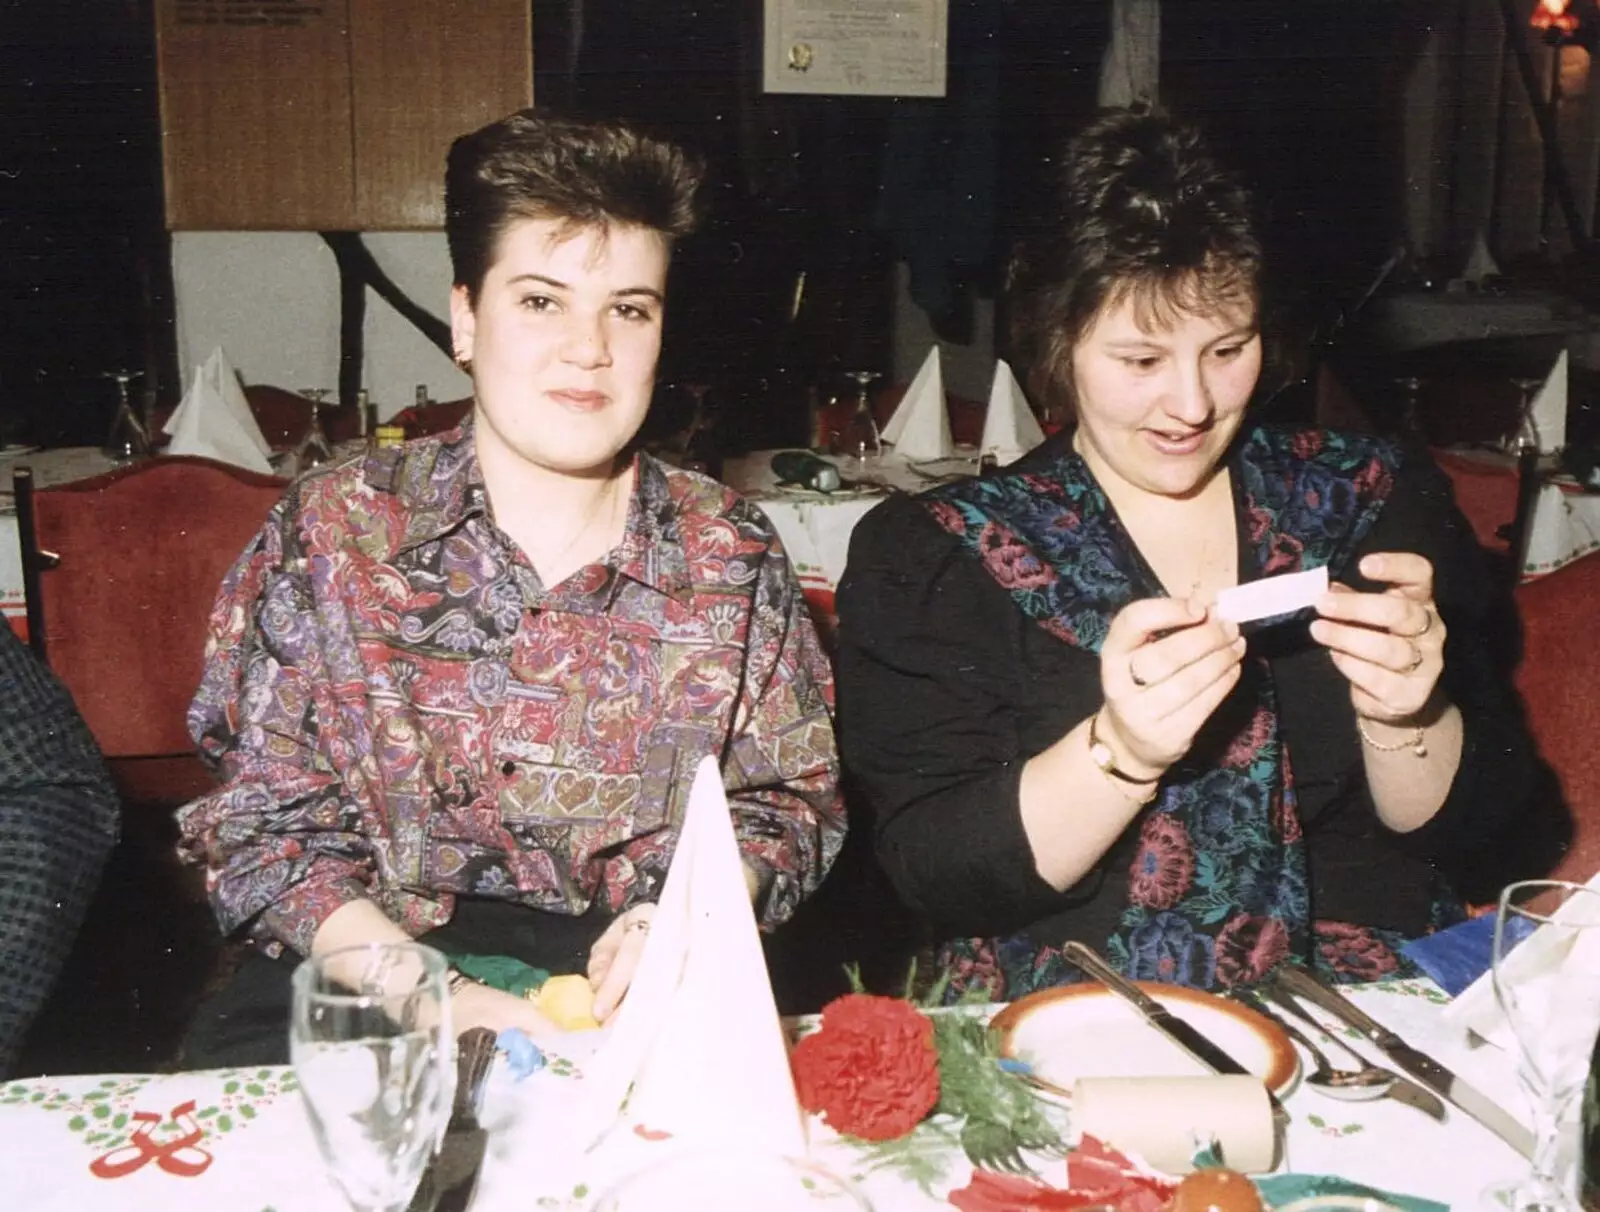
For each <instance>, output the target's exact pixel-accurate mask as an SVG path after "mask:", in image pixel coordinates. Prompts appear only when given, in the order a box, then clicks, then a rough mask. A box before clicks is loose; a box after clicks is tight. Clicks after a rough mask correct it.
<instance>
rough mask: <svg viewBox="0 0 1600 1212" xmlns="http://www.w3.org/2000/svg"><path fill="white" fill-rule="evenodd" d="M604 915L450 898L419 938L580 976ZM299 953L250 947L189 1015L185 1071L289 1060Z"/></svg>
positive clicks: (606, 919) (451, 950)
mask: <svg viewBox="0 0 1600 1212" xmlns="http://www.w3.org/2000/svg"><path fill="white" fill-rule="evenodd" d="M610 922H611V914H610V913H609V912H608V911H605V910H602V909H600V908H598V907H595V908H591V909H590V911H589V912H588V913H586V914H584V915H583V916H582V917H569V916H566V915H564V914H560V913H546V912H544V911H543V910H540V909H529V908H528V907H526V906H524V905H514V904H511V903H509V902H507V901H494V900H474V899H469V898H466V897H461V898H458V899H457V901H456V911H455V915H454V916H453V917H452V918H451V919H450V921H449V923H448V924H447V925H444V926H440V927H439V928H438V929H437V930H430V931H429V932H428V933H427V934H425V935H423V936H422V938H421V939H420V940H419V941H421V942H424V943H427V944H428V945H429V946H433V947H437V948H439V950H441V951H443V952H445V953H446V954H449V955H511V956H515V957H516V958H517V959H520V960H522V961H523V962H524V963H528V964H532V965H533V966H534V967H536V968H544V969H547V970H548V971H549V972H551V973H552V974H560V973H564V972H582V971H584V969H585V968H586V967H587V965H588V962H589V948H590V947H591V946H593V945H594V941H595V940H596V939H597V938H599V937H600V935H601V934H602V933H604V931H605V928H606V926H608V925H609V924H610ZM299 963H300V957H299V956H298V955H285V956H283V957H282V958H280V959H273V958H272V957H271V956H269V955H266V954H264V953H263V952H260V951H256V950H254V949H252V950H250V951H249V952H248V953H247V954H246V956H245V958H244V961H243V962H242V963H241V964H240V965H239V970H238V971H237V972H236V973H235V974H234V976H233V979H232V980H230V981H229V982H228V983H227V984H226V985H225V986H223V988H222V989H220V990H219V991H218V992H217V993H216V994H215V995H213V996H212V997H210V998H209V999H207V1000H206V1001H205V1002H204V1003H203V1004H202V1005H201V1006H200V1009H199V1010H198V1011H197V1012H196V1014H195V1018H194V1022H193V1023H192V1024H191V1026H190V1028H189V1034H188V1036H187V1037H186V1038H185V1040H184V1045H183V1056H182V1064H183V1067H184V1068H185V1069H225V1068H234V1067H237V1066H246V1065H286V1064H288V1063H289V1002H290V987H289V977H290V975H291V974H292V973H293V972H294V970H295V968H296V967H297V966H298V965H299Z"/></svg>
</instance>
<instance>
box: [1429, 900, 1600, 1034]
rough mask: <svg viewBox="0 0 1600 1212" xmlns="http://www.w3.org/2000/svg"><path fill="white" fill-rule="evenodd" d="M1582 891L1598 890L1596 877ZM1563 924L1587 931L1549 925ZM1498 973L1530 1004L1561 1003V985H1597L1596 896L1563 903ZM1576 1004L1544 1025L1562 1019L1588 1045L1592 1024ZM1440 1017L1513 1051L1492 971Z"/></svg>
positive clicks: (1599, 914)
mask: <svg viewBox="0 0 1600 1212" xmlns="http://www.w3.org/2000/svg"><path fill="white" fill-rule="evenodd" d="M1587 886H1588V887H1590V888H1593V889H1595V890H1596V891H1600V874H1596V875H1594V876H1592V877H1591V878H1590V879H1589V881H1588V884H1587ZM1569 922H1571V923H1584V922H1587V923H1589V924H1590V928H1589V929H1585V930H1564V929H1561V928H1560V927H1559V926H1558V925H1555V923H1569ZM1503 970H1504V972H1505V974H1506V975H1507V976H1508V977H1509V978H1510V979H1512V980H1514V981H1516V982H1518V984H1519V985H1520V986H1522V987H1523V988H1525V989H1528V990H1529V991H1530V992H1531V994H1532V996H1533V998H1534V999H1535V1002H1536V1003H1537V1002H1538V1001H1540V1000H1543V1001H1544V1002H1547V1003H1548V1004H1549V1005H1551V1006H1558V1005H1560V1004H1561V1002H1562V999H1563V996H1564V995H1563V994H1562V988H1563V985H1568V986H1570V985H1571V984H1572V983H1573V982H1575V981H1577V980H1580V979H1584V978H1587V983H1589V984H1593V983H1595V982H1596V981H1597V980H1600V897H1593V896H1583V895H1576V896H1574V897H1573V898H1572V899H1571V900H1569V901H1567V903H1566V904H1564V905H1562V906H1561V908H1560V909H1559V910H1557V911H1556V912H1555V913H1554V914H1553V915H1551V922H1550V923H1547V924H1545V925H1543V926H1540V927H1539V928H1538V929H1537V930H1535V931H1534V932H1533V933H1532V934H1530V935H1529V936H1528V937H1527V938H1526V939H1524V940H1523V941H1522V942H1521V943H1520V944H1518V946H1517V948H1516V950H1514V951H1512V952H1511V954H1510V955H1509V956H1507V957H1506V961H1505V964H1504V965H1503ZM1576 1003H1577V999H1576V998H1573V999H1571V1009H1572V1011H1573V1012H1572V1013H1571V1014H1568V1015H1565V1016H1563V1015H1561V1014H1551V1015H1550V1016H1549V1018H1548V1021H1549V1022H1550V1023H1551V1024H1552V1029H1554V1027H1555V1024H1556V1021H1557V1020H1558V1019H1561V1018H1562V1017H1566V1018H1567V1019H1569V1020H1572V1025H1573V1026H1574V1027H1575V1028H1576V1029H1580V1030H1582V1029H1585V1028H1587V1030H1588V1040H1589V1041H1590V1042H1592V1041H1593V1039H1594V1022H1593V1020H1590V1019H1587V1018H1586V1017H1585V1016H1584V1015H1583V1014H1582V1013H1581V1012H1579V1009H1578V1006H1577V1004H1576ZM1444 1015H1445V1018H1446V1019H1447V1020H1449V1021H1451V1022H1454V1023H1456V1024H1458V1025H1460V1026H1462V1027H1465V1028H1466V1029H1467V1030H1468V1031H1470V1032H1471V1033H1472V1034H1473V1035H1476V1036H1478V1037H1479V1038H1480V1039H1483V1040H1486V1041H1487V1042H1489V1043H1491V1044H1494V1045H1496V1046H1497V1047H1500V1048H1503V1049H1506V1050H1507V1051H1513V1050H1514V1049H1515V1047H1516V1041H1515V1040H1514V1039H1513V1038H1512V1035H1511V1028H1510V1025H1509V1024H1508V1023H1507V1021H1506V1016H1505V1011H1503V1010H1502V1009H1501V1008H1500V1002H1499V999H1498V998H1496V997H1495V992H1494V968H1493V966H1491V967H1490V968H1488V969H1487V970H1486V971H1485V972H1484V974H1483V975H1482V976H1480V977H1479V978H1478V979H1477V980H1475V981H1473V982H1472V984H1470V985H1468V986H1467V987H1466V988H1465V989H1463V990H1462V991H1461V993H1460V995H1459V996H1458V997H1457V998H1456V999H1455V1001H1453V1002H1451V1003H1450V1004H1449V1005H1448V1006H1446V1007H1445V1010H1444Z"/></svg>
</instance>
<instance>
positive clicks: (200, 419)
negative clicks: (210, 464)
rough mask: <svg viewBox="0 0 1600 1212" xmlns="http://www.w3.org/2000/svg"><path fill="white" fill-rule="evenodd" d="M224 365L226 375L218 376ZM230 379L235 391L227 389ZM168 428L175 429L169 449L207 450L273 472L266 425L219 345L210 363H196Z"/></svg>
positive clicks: (176, 451)
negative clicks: (264, 430)
mask: <svg viewBox="0 0 1600 1212" xmlns="http://www.w3.org/2000/svg"><path fill="white" fill-rule="evenodd" d="M224 371H225V376H226V377H225V379H221V380H219V377H218V376H219V374H221V373H223V372H224ZM230 384H231V386H232V392H231V393H230V392H229V391H228V390H227V385H230ZM233 396H237V400H234V399H233ZM163 428H164V429H165V430H166V432H167V433H169V434H171V435H172V440H171V441H170V442H168V443H167V449H166V453H167V454H174V455H203V456H204V457H205V458H208V459H217V460H218V461H220V462H223V463H232V464H233V465H234V466H235V467H243V468H245V469H247V470H249V471H258V472H261V473H262V474H263V475H271V474H272V464H271V463H269V462H268V461H267V454H268V452H269V451H270V449H271V448H270V447H269V446H268V445H267V440H266V438H265V437H263V436H262V433H261V426H259V425H258V424H256V419H255V416H254V414H252V413H251V411H250V405H249V403H248V401H246V400H245V398H244V392H243V390H242V389H241V388H240V387H239V380H238V377H237V376H236V375H235V374H234V373H233V370H232V369H231V368H230V367H227V366H226V358H224V357H222V351H221V350H220V349H219V350H217V351H216V352H214V353H213V354H212V355H211V358H210V359H209V360H208V361H207V362H206V364H205V365H203V366H198V367H196V368H195V375H194V381H193V382H192V383H190V384H189V390H188V391H186V392H184V393H183V399H182V400H181V401H180V402H179V404H178V407H177V408H176V409H174V410H173V413H172V416H170V417H168V418H167V423H166V425H165V426H164V427H163Z"/></svg>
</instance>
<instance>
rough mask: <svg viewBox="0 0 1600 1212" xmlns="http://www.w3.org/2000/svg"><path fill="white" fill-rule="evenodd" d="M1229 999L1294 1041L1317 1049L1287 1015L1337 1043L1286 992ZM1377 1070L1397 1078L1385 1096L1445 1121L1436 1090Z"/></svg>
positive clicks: (1241, 992)
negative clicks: (1285, 1033) (1267, 1020)
mask: <svg viewBox="0 0 1600 1212" xmlns="http://www.w3.org/2000/svg"><path fill="white" fill-rule="evenodd" d="M1228 996H1229V997H1232V998H1233V999H1234V1000H1235V1001H1237V1002H1238V1003H1239V1004H1240V1005H1241V1006H1248V1007H1249V1008H1250V1009H1252V1010H1254V1011H1255V1012H1256V1013H1257V1014H1260V1015H1263V1016H1265V1017H1267V1018H1270V1019H1271V1020H1272V1021H1273V1022H1275V1023H1277V1024H1278V1025H1279V1026H1280V1027H1282V1028H1283V1029H1284V1030H1285V1031H1287V1032H1288V1033H1289V1037H1290V1038H1291V1039H1298V1040H1299V1041H1300V1042H1301V1043H1303V1044H1307V1045H1309V1046H1313V1047H1315V1045H1314V1044H1313V1041H1312V1039H1311V1037H1310V1036H1308V1035H1307V1034H1306V1033H1305V1032H1304V1031H1302V1030H1301V1029H1300V1028H1299V1027H1297V1026H1295V1025H1294V1024H1293V1023H1292V1022H1290V1021H1289V1020H1288V1019H1286V1018H1284V1017H1283V1015H1284V1014H1291V1015H1293V1016H1294V1017H1295V1018H1297V1019H1299V1020H1300V1021H1301V1022H1302V1023H1304V1024H1305V1025H1306V1026H1308V1027H1310V1028H1311V1029H1312V1030H1313V1031H1315V1032H1317V1033H1318V1034H1319V1035H1322V1036H1325V1037H1326V1038H1327V1039H1330V1040H1334V1037H1333V1036H1332V1035H1331V1034H1330V1033H1329V1032H1328V1029H1327V1028H1326V1027H1324V1026H1323V1025H1322V1024H1321V1023H1319V1022H1318V1021H1317V1020H1316V1018H1315V1016H1313V1015H1312V1013H1311V1012H1310V1011H1309V1010H1307V1009H1306V1008H1305V1007H1304V1006H1302V1005H1301V1004H1300V1003H1299V1002H1298V1001H1296V1000H1295V999H1294V998H1293V997H1291V996H1290V995H1289V994H1288V993H1285V992H1284V991H1283V990H1282V989H1278V988H1275V987H1273V986H1265V985H1264V986H1262V989H1261V992H1259V993H1258V992H1256V991H1255V990H1253V989H1246V988H1244V987H1242V986H1241V987H1239V988H1235V989H1230V990H1229V991H1228ZM1334 1042H1335V1043H1338V1045H1339V1047H1341V1048H1343V1049H1344V1050H1345V1051H1346V1052H1348V1053H1349V1054H1350V1055H1351V1056H1354V1057H1356V1058H1357V1059H1358V1060H1361V1061H1362V1062H1363V1063H1365V1064H1368V1065H1370V1064H1371V1061H1370V1060H1368V1059H1367V1057H1365V1056H1362V1055H1361V1054H1360V1053H1358V1052H1356V1051H1355V1050H1354V1049H1353V1048H1351V1047H1350V1045H1349V1044H1346V1043H1343V1042H1340V1041H1338V1040H1334ZM1373 1067H1374V1068H1376V1069H1379V1070H1381V1071H1382V1072H1384V1073H1387V1074H1389V1076H1390V1077H1391V1078H1393V1079H1394V1081H1393V1084H1391V1085H1390V1086H1389V1089H1388V1090H1387V1092H1385V1094H1384V1095H1383V1097H1385V1098H1389V1099H1393V1100H1394V1101H1395V1102H1397V1103H1402V1104H1404V1105H1405V1106H1407V1107H1413V1108H1415V1109H1416V1110H1418V1111H1421V1112H1422V1113H1423V1114H1424V1115H1426V1116H1428V1117H1429V1118H1430V1119H1436V1120H1439V1121H1441V1122H1443V1120H1444V1117H1445V1109H1444V1100H1443V1099H1441V1098H1440V1097H1439V1096H1438V1095H1437V1094H1435V1093H1434V1092H1433V1091H1432V1090H1430V1089H1428V1088H1427V1087H1426V1086H1423V1085H1420V1084H1418V1083H1417V1082H1414V1081H1412V1080H1411V1079H1410V1078H1409V1077H1407V1076H1405V1074H1403V1073H1396V1072H1395V1071H1394V1070H1393V1069H1384V1068H1383V1066H1381V1065H1376V1066H1373Z"/></svg>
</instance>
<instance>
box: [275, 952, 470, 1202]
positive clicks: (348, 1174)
mask: <svg viewBox="0 0 1600 1212" xmlns="http://www.w3.org/2000/svg"><path fill="white" fill-rule="evenodd" d="M445 970H446V960H445V958H444V956H443V955H441V954H440V953H439V952H438V951H435V950H434V949H433V948H432V947H427V946H424V945H422V944H420V943H383V944H373V945H371V946H363V947H349V948H343V949H340V950H337V951H330V952H327V953H326V954H324V955H319V956H314V957H312V958H311V959H308V960H306V961H305V962H304V963H302V964H301V965H300V967H298V968H297V969H295V972H294V978H293V984H292V988H293V1002H292V1008H291V1011H290V1022H289V1055H290V1059H291V1061H292V1062H293V1064H294V1070H295V1076H296V1077H297V1078H298V1079H299V1083H300V1090H301V1093H302V1095H303V1096H304V1102H305V1108H306V1114H307V1116H308V1117H309V1118H310V1121H311V1131H312V1135H313V1136H315V1137H316V1141H317V1146H318V1147H319V1148H320V1149H321V1150H322V1156H323V1160H324V1161H326V1162H327V1165H328V1170H329V1173H330V1174H331V1176H332V1178H333V1180H334V1182H335V1183H337V1184H338V1186H339V1188H340V1190H342V1191H343V1192H344V1194H345V1197H346V1198H347V1199H348V1200H349V1201H350V1206H351V1207H352V1208H354V1209H356V1210H357V1212H400V1210H403V1209H404V1208H405V1207H406V1205H407V1204H408V1203H409V1202H410V1200H411V1196H412V1193H413V1192H414V1191H415V1189H416V1186H417V1183H418V1181H419V1180H420V1179H421V1177H422V1171H423V1167H424V1166H425V1165H426V1164H427V1160H428V1158H429V1156H430V1155H431V1154H432V1153H433V1151H434V1149H435V1147H436V1146H437V1144H438V1142H439V1140H440V1139H441V1137H442V1136H443V1134H444V1128H445V1124H446V1121H447V1120H448V1119H449V1114H450V1101H451V1097H452V1096H453V1094H454V1092H455V1055H454V1054H455V1036H454V1034H453V1032H452V1031H451V1025H450V995H449V991H448V988H447V985H446V973H445Z"/></svg>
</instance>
